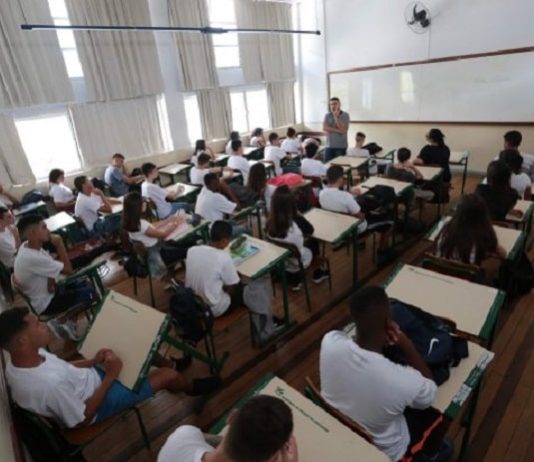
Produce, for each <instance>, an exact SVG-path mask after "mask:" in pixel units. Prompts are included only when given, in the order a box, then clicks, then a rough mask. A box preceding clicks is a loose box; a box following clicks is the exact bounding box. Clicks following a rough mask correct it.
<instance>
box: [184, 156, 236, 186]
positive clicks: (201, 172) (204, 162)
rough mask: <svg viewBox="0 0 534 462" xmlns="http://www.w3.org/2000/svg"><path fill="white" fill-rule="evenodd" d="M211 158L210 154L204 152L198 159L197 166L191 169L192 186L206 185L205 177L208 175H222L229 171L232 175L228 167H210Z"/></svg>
mask: <svg viewBox="0 0 534 462" xmlns="http://www.w3.org/2000/svg"><path fill="white" fill-rule="evenodd" d="M210 162H211V157H210V155H209V154H207V153H205V152H202V153H200V154H199V155H198V157H197V164H196V166H194V167H191V170H189V180H190V181H191V184H194V185H200V186H202V185H203V184H204V177H205V176H206V175H207V174H208V173H222V172H224V171H228V172H230V173H231V171H232V170H231V169H230V168H228V167H224V168H223V167H210Z"/></svg>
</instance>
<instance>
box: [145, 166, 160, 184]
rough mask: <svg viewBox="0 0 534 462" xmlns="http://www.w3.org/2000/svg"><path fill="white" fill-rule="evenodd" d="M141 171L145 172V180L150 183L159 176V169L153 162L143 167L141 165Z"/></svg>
mask: <svg viewBox="0 0 534 462" xmlns="http://www.w3.org/2000/svg"><path fill="white" fill-rule="evenodd" d="M141 171H142V172H143V175H144V176H145V178H146V179H147V180H149V181H151V180H154V179H156V178H157V177H158V175H159V172H158V168H157V167H156V165H154V164H153V163H151V162H145V163H144V164H143V165H141Z"/></svg>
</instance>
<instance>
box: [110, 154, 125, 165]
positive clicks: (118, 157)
mask: <svg viewBox="0 0 534 462" xmlns="http://www.w3.org/2000/svg"><path fill="white" fill-rule="evenodd" d="M111 165H113V167H119V168H120V167H122V166H123V165H124V156H123V155H122V154H121V153H120V152H116V153H115V154H113V157H112V158H111Z"/></svg>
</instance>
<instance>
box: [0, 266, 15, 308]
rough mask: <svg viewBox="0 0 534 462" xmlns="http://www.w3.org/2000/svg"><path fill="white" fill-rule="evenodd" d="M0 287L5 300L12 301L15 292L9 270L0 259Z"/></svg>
mask: <svg viewBox="0 0 534 462" xmlns="http://www.w3.org/2000/svg"><path fill="white" fill-rule="evenodd" d="M0 287H1V288H2V291H3V292H4V297H5V298H6V301H7V302H10V303H11V302H13V300H14V298H15V292H14V290H13V286H12V284H11V270H10V269H9V268H7V266H5V265H4V264H3V263H2V262H1V261H0Z"/></svg>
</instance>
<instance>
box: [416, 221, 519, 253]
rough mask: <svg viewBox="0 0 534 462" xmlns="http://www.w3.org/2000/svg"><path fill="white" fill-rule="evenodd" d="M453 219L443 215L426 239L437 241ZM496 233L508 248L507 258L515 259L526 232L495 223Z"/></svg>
mask: <svg viewBox="0 0 534 462" xmlns="http://www.w3.org/2000/svg"><path fill="white" fill-rule="evenodd" d="M450 219H451V217H443V218H442V219H441V220H440V221H439V222H438V223H436V224H435V225H434V227H433V228H432V229H431V230H430V232H429V234H428V235H427V236H426V239H427V240H429V241H431V242H435V240H436V239H437V237H438V235H439V233H440V232H441V230H442V229H443V226H445V224H446V223H447V222H448V221H449V220H450ZM493 229H494V230H495V234H496V235H497V241H498V243H499V245H500V246H501V247H503V248H504V250H506V258H507V259H508V260H515V258H516V257H517V256H518V255H519V254H520V252H521V251H522V250H523V249H524V247H525V240H526V234H525V232H524V231H520V230H518V229H512V228H505V227H503V226H496V225H493Z"/></svg>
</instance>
